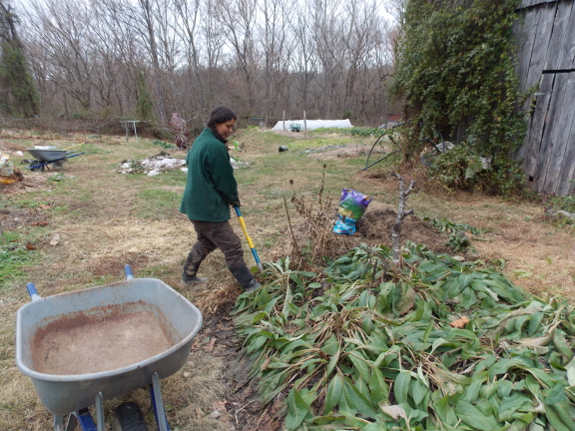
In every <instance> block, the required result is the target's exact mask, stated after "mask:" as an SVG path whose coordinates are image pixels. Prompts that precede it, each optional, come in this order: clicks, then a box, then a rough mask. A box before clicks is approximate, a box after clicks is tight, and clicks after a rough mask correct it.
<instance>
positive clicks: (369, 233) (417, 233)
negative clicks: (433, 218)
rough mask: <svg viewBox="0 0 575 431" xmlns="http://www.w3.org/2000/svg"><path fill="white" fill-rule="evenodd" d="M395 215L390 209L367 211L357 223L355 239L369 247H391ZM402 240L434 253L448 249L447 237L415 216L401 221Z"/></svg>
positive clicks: (446, 251) (445, 251)
mask: <svg viewBox="0 0 575 431" xmlns="http://www.w3.org/2000/svg"><path fill="white" fill-rule="evenodd" d="M396 218H397V213H396V212H395V211H392V210H391V209H384V210H381V209H375V210H373V211H369V210H368V211H367V212H366V213H365V214H364V215H363V217H362V218H361V219H359V220H358V222H357V231H358V233H357V234H356V235H357V239H358V241H359V242H364V243H366V244H369V245H372V246H374V245H380V244H383V245H386V246H388V247H390V246H391V228H392V226H393V224H394V223H395V220H396ZM401 237H402V239H403V240H404V241H405V240H409V241H412V242H415V243H417V244H423V245H425V246H427V248H429V249H430V250H431V251H433V252H434V253H438V254H440V253H448V252H450V249H449V247H448V246H446V243H447V240H448V238H447V235H446V234H445V233H439V232H437V231H436V230H435V228H434V227H433V226H432V225H431V224H430V223H428V222H426V221H423V220H420V219H418V218H417V217H415V216H408V217H407V218H405V219H403V223H402V225H401Z"/></svg>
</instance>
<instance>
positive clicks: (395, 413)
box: [379, 404, 408, 421]
mask: <svg viewBox="0 0 575 431" xmlns="http://www.w3.org/2000/svg"><path fill="white" fill-rule="evenodd" d="M379 408H380V409H381V410H382V411H383V412H384V413H385V414H387V415H389V416H391V417H392V418H393V419H395V420H397V419H399V418H400V417H401V418H403V419H405V420H406V421H407V420H408V419H407V414H406V413H405V410H404V409H403V407H401V406H398V405H395V406H382V405H381V404H380V405H379Z"/></svg>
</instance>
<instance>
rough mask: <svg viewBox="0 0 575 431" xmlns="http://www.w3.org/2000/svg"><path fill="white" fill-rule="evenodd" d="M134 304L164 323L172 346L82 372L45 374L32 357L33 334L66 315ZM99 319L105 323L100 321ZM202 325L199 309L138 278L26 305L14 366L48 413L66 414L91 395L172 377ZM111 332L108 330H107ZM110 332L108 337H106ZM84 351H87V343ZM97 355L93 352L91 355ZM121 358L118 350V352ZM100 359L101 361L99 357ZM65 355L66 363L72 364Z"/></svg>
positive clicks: (111, 395)
mask: <svg viewBox="0 0 575 431" xmlns="http://www.w3.org/2000/svg"><path fill="white" fill-rule="evenodd" d="M135 303H137V304H139V306H141V307H142V308H143V309H147V310H148V311H150V312H153V313H154V315H157V318H158V320H159V321H164V322H166V325H165V328H166V330H167V331H168V332H169V335H170V338H171V339H172V341H173V345H172V346H171V347H169V348H168V349H167V350H165V351H163V352H161V353H159V354H157V355H155V356H152V357H150V358H148V359H145V360H142V361H140V362H137V363H133V364H130V365H127V366H124V367H122V368H117V369H112V370H107V371H100V372H94V373H86V374H69V375H59V374H47V373H44V372H40V371H38V368H42V367H39V366H38V358H34V357H33V355H34V346H33V343H34V342H35V335H36V334H37V333H38V331H42V330H45V329H46V327H47V326H48V325H51V324H52V326H53V324H54V323H55V324H56V325H58V324H59V321H62V320H65V319H66V318H67V317H69V316H71V315H85V316H96V315H98V314H100V315H101V314H102V313H103V311H102V310H105V309H106V308H110V307H115V308H116V309H118V306H119V307H120V308H121V307H122V306H124V305H127V304H135ZM103 321H105V319H103ZM201 326H202V315H201V313H200V311H199V310H198V309H197V308H196V307H195V306H194V305H193V304H192V303H190V302H189V301H188V300H187V299H186V298H184V297H183V296H182V295H180V294H179V293H178V292H176V291H175V290H174V289H172V288H171V287H170V286H168V285H167V284H165V283H164V282H163V281H161V280H158V279H153V278H138V279H132V280H127V281H123V282H118V283H112V284H108V285H104V286H97V287H92V288H88V289H84V290H79V291H75V292H67V293H63V294H58V295H53V296H49V297H45V298H40V299H38V300H35V301H32V302H30V303H28V304H26V305H24V306H23V307H21V308H20V309H19V310H18V314H17V317H16V365H17V367H18V369H19V370H20V371H21V372H22V373H24V374H26V375H27V376H29V377H30V378H31V379H32V383H33V384H34V387H35V389H36V392H37V393H38V396H39V398H40V400H41V401H42V403H43V404H44V405H45V406H46V408H47V409H48V410H49V411H50V412H51V413H52V414H54V415H66V414H68V413H71V412H75V411H78V410H81V409H83V408H85V407H88V406H90V405H93V404H94V399H95V397H96V395H98V394H99V393H102V396H103V399H111V398H114V397H116V396H118V395H121V394H124V393H127V392H130V391H132V390H135V389H138V388H140V387H143V386H146V385H149V384H151V383H152V375H153V374H154V373H158V376H159V378H160V379H162V378H165V377H168V376H170V375H172V374H174V373H176V372H177V371H178V370H179V369H180V368H181V367H182V366H183V365H184V364H185V363H186V361H187V359H188V356H189V354H190V348H191V345H192V341H193V338H194V336H195V335H196V334H197V333H198V331H199V330H200V328H201ZM111 332H113V331H111ZM113 335H114V334H113V333H111V334H110V336H113ZM86 349H88V350H89V349H90V345H89V343H87V344H86ZM93 354H94V355H97V354H98V352H93ZM118 354H121V352H118ZM102 359H105V358H102ZM74 360H75V358H74V357H70V361H72V362H73V361H74Z"/></svg>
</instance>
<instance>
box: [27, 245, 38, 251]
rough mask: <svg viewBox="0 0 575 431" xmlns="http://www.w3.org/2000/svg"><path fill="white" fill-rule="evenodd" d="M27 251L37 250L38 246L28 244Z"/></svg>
mask: <svg viewBox="0 0 575 431" xmlns="http://www.w3.org/2000/svg"><path fill="white" fill-rule="evenodd" d="M26 250H36V246H35V245H32V244H26Z"/></svg>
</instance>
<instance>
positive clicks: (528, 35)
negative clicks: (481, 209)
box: [515, 0, 575, 196]
mask: <svg viewBox="0 0 575 431" xmlns="http://www.w3.org/2000/svg"><path fill="white" fill-rule="evenodd" d="M517 13H518V15H519V20H518V23H517V28H516V31H515V34H516V37H517V41H518V66H517V70H518V74H519V79H520V85H521V89H522V90H527V89H529V88H531V87H532V86H533V85H536V84H539V88H538V89H537V90H536V91H535V93H534V94H533V97H532V98H531V99H530V100H528V101H527V102H526V104H525V105H524V107H523V109H524V110H525V111H526V112H527V113H528V114H529V117H528V126H527V136H526V138H525V141H524V144H523V146H522V147H521V148H520V149H519V151H518V152H517V153H516V155H515V156H516V157H517V158H520V159H524V170H525V173H526V175H528V177H529V182H530V184H531V185H532V187H533V189H534V190H537V191H540V192H543V191H544V192H548V193H552V194H555V195H561V196H566V195H574V194H575V0H522V1H521V3H520V5H519V6H518V8H517Z"/></svg>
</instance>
